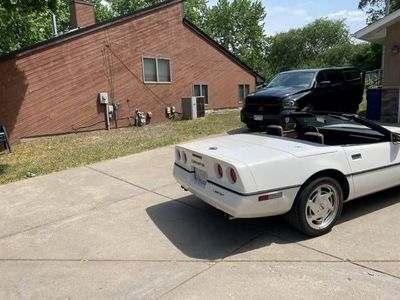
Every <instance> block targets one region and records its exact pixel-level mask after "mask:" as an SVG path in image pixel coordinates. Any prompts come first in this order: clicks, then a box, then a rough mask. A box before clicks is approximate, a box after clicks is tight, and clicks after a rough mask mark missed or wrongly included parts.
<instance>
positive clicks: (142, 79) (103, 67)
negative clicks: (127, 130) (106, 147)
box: [0, 0, 263, 142]
mask: <svg viewBox="0 0 400 300" xmlns="http://www.w3.org/2000/svg"><path fill="white" fill-rule="evenodd" d="M70 5H71V7H70V8H71V24H72V25H73V26H75V27H76V29H75V30H72V31H70V32H69V33H66V34H63V35H60V36H58V37H55V38H53V39H50V40H48V41H45V42H42V43H39V44H36V45H34V46H33V47H30V48H28V49H22V50H19V51H17V52H13V53H10V54H7V55H3V56H0V74H1V75H0V123H2V124H4V125H6V127H7V129H8V132H9V135H10V136H11V141H12V142H18V141H19V140H20V139H21V138H27V137H34V136H43V135H53V134H61V133H68V132H77V131H84V130H95V129H102V128H105V108H104V107H105V106H104V105H101V104H100V103H99V101H98V98H99V93H100V92H108V94H109V98H110V100H111V101H116V102H118V104H119V106H118V110H117V114H116V115H115V116H114V118H115V119H117V121H118V122H117V124H116V123H115V122H111V125H112V127H115V126H116V125H118V126H128V125H130V124H132V117H133V116H134V111H135V109H139V110H140V111H144V112H152V122H154V121H155V122H157V121H162V120H165V108H166V107H167V106H175V107H176V108H177V110H178V111H179V110H180V107H181V98H182V97H185V96H192V95H194V96H199V95H200V96H204V97H205V99H206V103H207V108H209V109H219V108H231V107H238V106H240V104H241V100H242V99H243V97H244V96H245V95H246V94H247V93H248V92H252V91H254V90H255V87H256V85H257V84H258V83H260V82H262V81H263V78H262V77H261V76H259V75H258V74H257V73H255V72H254V71H253V70H251V69H250V68H249V67H248V66H247V65H246V64H244V63H243V62H241V61H240V60H239V59H238V58H236V57H235V56H234V55H233V54H231V53H230V52H229V51H227V50H226V49H224V48H223V47H221V46H220V45H219V44H218V43H216V42H215V41H214V40H212V39H211V38H210V37H209V36H207V35H206V34H205V33H204V32H202V31H201V30H200V29H199V28H197V27H196V26H195V25H193V24H192V23H191V22H190V21H188V20H187V19H185V18H184V15H183V3H182V0H170V1H166V2H163V3H160V4H157V5H154V6H151V7H149V8H146V9H142V10H139V11H137V12H135V13H133V14H129V15H125V16H121V17H117V18H114V19H112V20H110V21H107V22H102V23H98V24H95V21H94V8H93V5H92V4H91V3H90V2H87V1H81V0H73V1H71V4H70Z"/></svg>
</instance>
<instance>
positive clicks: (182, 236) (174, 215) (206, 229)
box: [146, 187, 400, 260]
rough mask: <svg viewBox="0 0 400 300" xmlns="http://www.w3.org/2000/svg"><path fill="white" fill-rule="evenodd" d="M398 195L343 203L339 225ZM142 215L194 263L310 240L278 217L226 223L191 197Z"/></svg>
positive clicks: (388, 193) (394, 192) (395, 191)
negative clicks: (272, 245) (270, 246)
mask: <svg viewBox="0 0 400 300" xmlns="http://www.w3.org/2000/svg"><path fill="white" fill-rule="evenodd" d="M399 193H400V187H396V188H393V189H390V190H386V191H383V192H380V193H376V194H373V195H370V196H367V197H363V198H360V199H357V200H354V201H350V202H348V203H345V205H344V208H343V213H342V216H341V219H340V220H339V224H341V223H345V222H348V221H350V220H354V219H357V218H360V217H362V216H364V215H366V214H370V213H373V212H375V211H377V210H380V209H384V208H386V207H389V206H391V205H394V204H397V203H398V202H399V197H398V195H399ZM146 212H147V214H148V215H149V217H150V218H151V220H152V221H153V222H154V224H155V225H156V226H157V227H158V229H159V230H160V231H161V232H162V233H163V234H164V235H165V236H166V237H167V238H168V240H169V241H170V242H171V243H172V244H173V245H174V246H175V247H176V248H178V249H179V250H180V251H182V253H184V254H185V255H186V256H188V257H191V258H196V259H205V260H217V259H224V258H227V257H229V256H231V255H234V254H239V253H244V252H248V251H252V250H255V249H258V248H263V247H268V246H269V245H271V244H288V243H296V242H300V241H304V240H307V239H311V237H309V236H306V235H304V234H302V233H300V232H299V231H297V230H295V229H292V228H291V227H290V226H289V225H288V224H287V223H286V222H285V221H284V220H283V218H282V217H281V216H278V217H269V218H257V219H235V220H228V219H226V218H224V217H223V214H222V212H220V211H218V210H217V209H214V208H213V207H211V206H209V205H207V204H206V203H204V202H203V201H201V200H200V199H198V198H197V197H195V196H193V195H190V196H186V197H183V198H179V199H175V200H171V201H167V202H163V203H160V204H157V205H154V206H151V207H149V208H147V209H146Z"/></svg>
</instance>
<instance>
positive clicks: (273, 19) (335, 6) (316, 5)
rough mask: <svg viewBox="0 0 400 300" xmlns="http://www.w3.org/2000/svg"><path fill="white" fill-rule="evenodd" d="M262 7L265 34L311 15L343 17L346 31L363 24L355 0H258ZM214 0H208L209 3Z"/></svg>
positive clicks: (301, 22) (297, 25)
mask: <svg viewBox="0 0 400 300" xmlns="http://www.w3.org/2000/svg"><path fill="white" fill-rule="evenodd" d="M261 1H262V2H263V4H264V7H265V8H266V12H267V17H266V19H265V31H266V33H267V34H268V35H274V34H276V33H278V32H284V31H288V30H289V29H292V28H300V27H303V26H304V25H306V24H308V23H311V22H312V21H314V20H315V19H318V18H321V17H327V18H330V19H345V23H346V24H347V26H349V28H350V32H351V33H354V32H356V31H357V30H359V29H361V28H363V27H365V26H366V24H365V20H366V16H365V13H364V12H363V11H361V10H359V9H358V2H359V0H261ZM216 2H217V0H210V1H209V4H211V5H213V4H214V3H216Z"/></svg>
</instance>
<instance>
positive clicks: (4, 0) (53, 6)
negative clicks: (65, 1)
mask: <svg viewBox="0 0 400 300" xmlns="http://www.w3.org/2000/svg"><path fill="white" fill-rule="evenodd" d="M59 4H60V3H59V0H0V6H1V7H3V8H4V9H6V10H15V9H18V10H19V11H25V12H43V11H46V10H47V9H49V10H52V11H56V10H57V6H58V5H59Z"/></svg>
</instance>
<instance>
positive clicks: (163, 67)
mask: <svg viewBox="0 0 400 300" xmlns="http://www.w3.org/2000/svg"><path fill="white" fill-rule="evenodd" d="M157 61H158V81H161V82H170V81H171V73H170V68H169V60H168V59H158V60H157Z"/></svg>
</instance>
